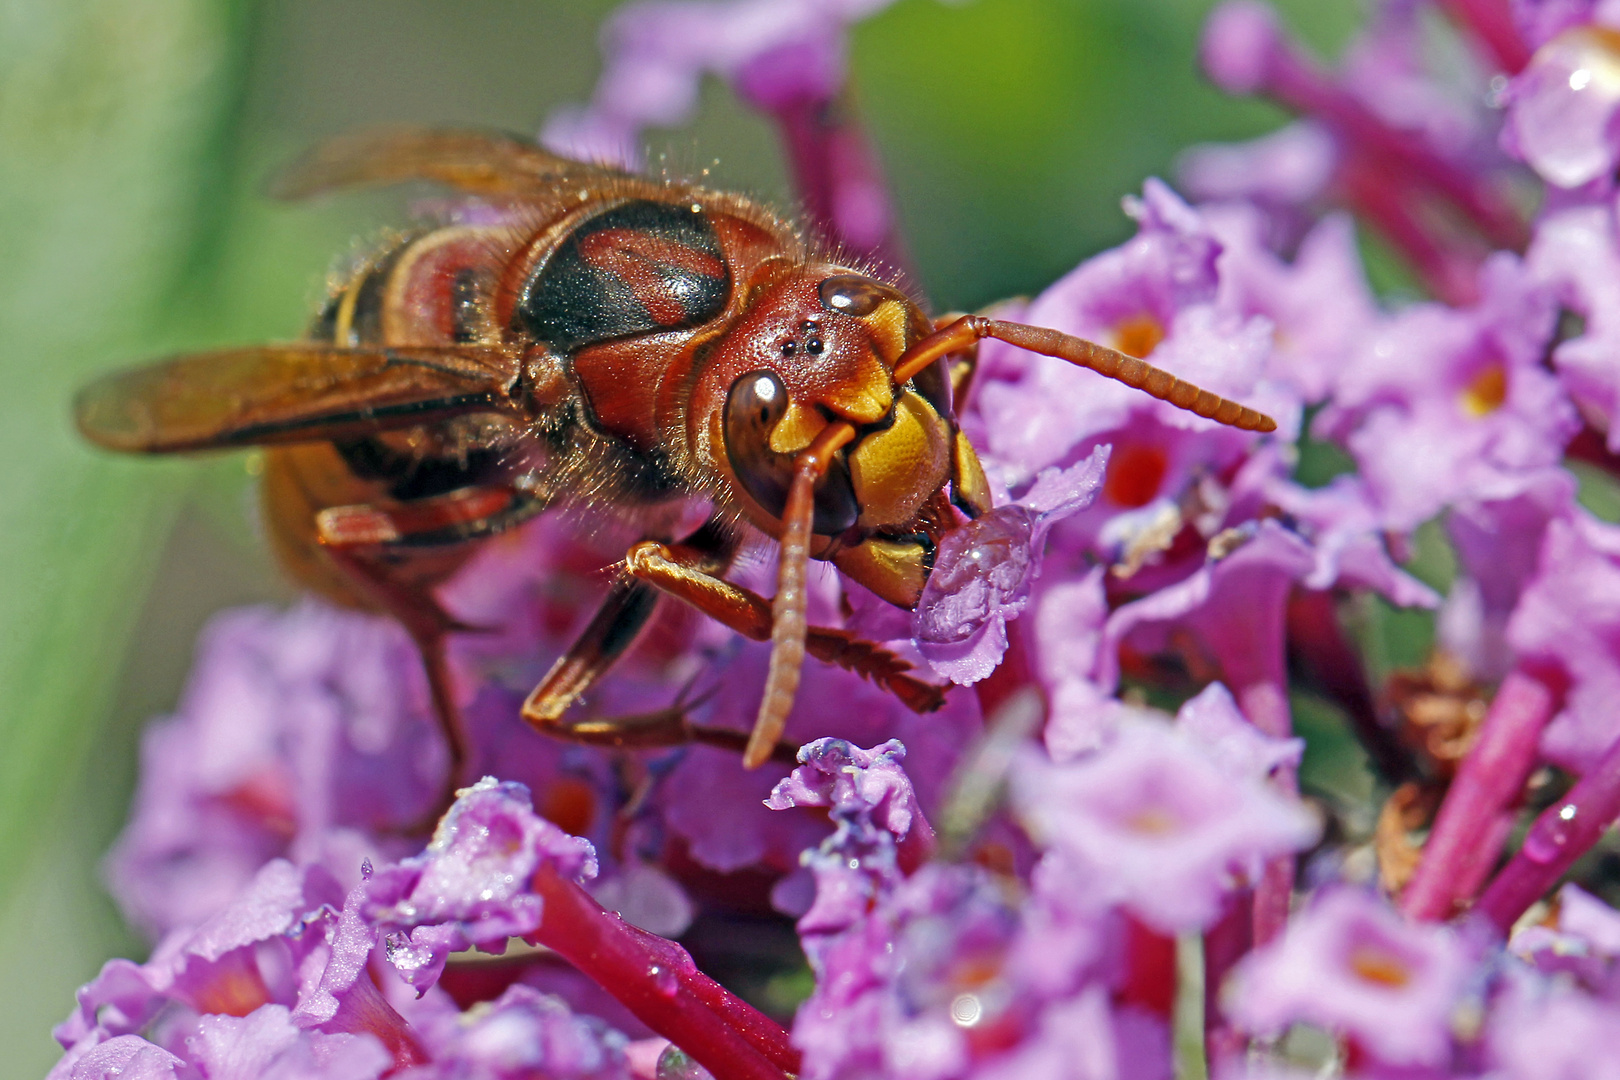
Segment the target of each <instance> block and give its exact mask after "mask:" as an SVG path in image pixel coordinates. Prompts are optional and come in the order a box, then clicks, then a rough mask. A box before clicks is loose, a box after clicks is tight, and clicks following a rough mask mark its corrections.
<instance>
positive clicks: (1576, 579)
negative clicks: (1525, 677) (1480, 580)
mask: <svg viewBox="0 0 1620 1080" xmlns="http://www.w3.org/2000/svg"><path fill="white" fill-rule="evenodd" d="M1617 629H1620V528H1616V527H1615V526H1612V525H1605V524H1603V523H1602V522H1599V521H1597V520H1596V519H1594V518H1592V517H1590V516H1589V515H1587V514H1585V513H1583V512H1579V511H1576V512H1574V513H1572V514H1570V515H1569V517H1568V518H1564V519H1554V520H1553V521H1552V523H1551V524H1549V525H1548V526H1547V531H1546V538H1545V540H1544V541H1543V542H1542V547H1541V553H1540V561H1539V564H1538V571H1537V574H1536V576H1535V578H1533V579H1532V580H1531V581H1530V582H1529V583H1528V584H1527V585H1526V586H1525V589H1524V592H1523V594H1522V595H1521V597H1520V599H1519V605H1518V607H1517V608H1515V609H1514V611H1513V615H1512V618H1510V619H1509V621H1508V624H1507V641H1508V644H1509V645H1510V646H1511V647H1512V648H1513V650H1514V653H1515V655H1516V656H1517V657H1518V658H1519V663H1520V664H1530V665H1533V667H1534V669H1536V670H1541V671H1545V672H1547V674H1548V676H1549V677H1550V678H1551V679H1552V680H1553V681H1554V682H1555V683H1561V684H1565V685H1567V686H1568V690H1567V692H1566V693H1565V695H1564V699H1563V708H1562V710H1561V711H1560V712H1559V713H1558V714H1557V715H1556V716H1554V717H1553V719H1552V722H1551V723H1549V724H1548V725H1547V728H1546V730H1545V731H1544V732H1543V733H1542V738H1541V750H1542V753H1543V754H1545V755H1546V756H1547V758H1548V759H1550V760H1551V761H1554V762H1556V763H1558V764H1560V765H1563V766H1564V767H1565V768H1569V769H1573V770H1574V771H1576V772H1584V771H1586V769H1587V768H1589V767H1590V766H1591V765H1592V764H1593V763H1595V762H1596V761H1597V759H1598V758H1599V757H1601V756H1602V754H1603V752H1604V751H1605V750H1607V749H1608V748H1609V746H1610V745H1611V744H1612V743H1613V742H1614V740H1615V738H1616V736H1617V734H1620V716H1617V715H1616V713H1615V710H1614V706H1613V703H1614V701H1615V700H1616V696H1617V695H1620V648H1617V646H1616V636H1615V635H1616V630H1617Z"/></svg>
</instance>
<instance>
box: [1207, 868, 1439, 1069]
mask: <svg viewBox="0 0 1620 1080" xmlns="http://www.w3.org/2000/svg"><path fill="white" fill-rule="evenodd" d="M1470 964H1471V959H1470V957H1469V955H1468V953H1467V950H1466V948H1465V946H1464V944H1463V942H1462V941H1461V939H1459V938H1458V936H1457V935H1456V934H1455V933H1454V932H1453V931H1452V930H1450V929H1449V928H1446V927H1442V926H1433V925H1423V924H1416V923H1410V922H1407V921H1406V920H1404V919H1402V918H1401V917H1400V916H1399V915H1397V914H1396V913H1395V912H1394V911H1393V910H1391V909H1390V908H1389V906H1388V905H1387V904H1385V903H1384V902H1383V901H1381V900H1378V899H1376V898H1374V897H1372V896H1369V895H1367V894H1365V893H1361V892H1357V891H1355V890H1353V889H1347V888H1345V889H1335V890H1333V891H1330V892H1328V893H1327V894H1326V895H1323V896H1320V897H1318V898H1317V900H1316V901H1315V903H1313V904H1312V905H1311V906H1310V907H1309V908H1308V909H1307V910H1305V911H1304V912H1302V913H1301V914H1300V915H1298V916H1296V917H1295V918H1294V919H1293V920H1292V921H1291V922H1290V923H1289V925H1288V930H1287V931H1286V932H1285V934H1284V935H1283V938H1282V940H1280V941H1278V942H1274V943H1272V944H1271V945H1268V946H1265V947H1263V948H1261V949H1259V950H1257V951H1256V952H1255V953H1254V955H1253V956H1251V957H1250V958H1249V959H1247V960H1245V961H1244V962H1243V964H1242V965H1241V966H1240V967H1239V968H1238V970H1237V971H1236V972H1235V973H1234V974H1233V981H1232V983H1231V984H1230V985H1229V986H1228V993H1227V997H1226V1000H1227V1009H1228V1012H1229V1014H1230V1015H1231V1016H1232V1017H1233V1019H1234V1020H1236V1021H1237V1022H1238V1023H1239V1024H1241V1025H1243V1026H1244V1027H1246V1028H1247V1029H1248V1030H1250V1031H1253V1032H1257V1033H1271V1032H1279V1031H1281V1030H1282V1029H1283V1028H1284V1027H1286V1026H1287V1025H1288V1024H1290V1023H1293V1022H1296V1021H1300V1022H1304V1023H1310V1024H1320V1025H1322V1026H1325V1027H1328V1028H1332V1029H1333V1030H1335V1031H1341V1032H1343V1033H1344V1034H1346V1035H1349V1036H1350V1037H1351V1038H1353V1039H1355V1040H1356V1043H1357V1044H1358V1045H1359V1046H1361V1047H1362V1048H1363V1049H1364V1050H1366V1052H1367V1053H1368V1054H1370V1055H1372V1057H1373V1058H1375V1059H1376V1060H1378V1061H1381V1062H1384V1063H1386V1064H1390V1065H1440V1064H1443V1063H1444V1062H1446V1061H1447V1059H1448V1057H1449V1055H1450V1050H1451V1022H1452V1014H1453V1011H1454V1010H1455V1009H1456V1008H1457V1006H1458V1004H1459V999H1460V995H1461V993H1462V990H1463V984H1464V981H1465V980H1466V979H1467V978H1468V975H1469V967H1470Z"/></svg>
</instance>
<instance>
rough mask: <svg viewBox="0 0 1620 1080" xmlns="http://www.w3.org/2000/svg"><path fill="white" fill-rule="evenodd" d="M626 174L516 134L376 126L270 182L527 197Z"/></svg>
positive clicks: (314, 188)
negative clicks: (405, 185)
mask: <svg viewBox="0 0 1620 1080" xmlns="http://www.w3.org/2000/svg"><path fill="white" fill-rule="evenodd" d="M626 175H627V174H625V173H622V172H619V171H618V170H616V169H610V168H606V167H603V166H597V165H587V164H585V163H584V162H580V161H571V160H569V159H568V158H564V157H558V156H557V155H556V154H551V153H548V152H546V151H545V150H542V149H541V148H540V147H539V146H538V145H536V144H535V143H533V142H531V141H529V140H527V139H520V138H517V137H515V136H511V135H497V134H491V133H487V132H482V131H457V130H448V129H446V130H441V129H434V128H415V127H399V128H376V129H372V130H368V131H358V132H354V133H352V134H349V135H340V136H338V137H337V138H334V139H328V140H327V141H326V142H323V143H320V144H318V145H317V146H315V147H314V148H313V149H312V150H310V151H309V152H308V153H307V154H305V155H304V156H303V157H302V158H300V159H299V160H297V161H295V162H294V163H293V164H292V165H291V166H289V167H288V168H287V169H286V170H285V171H284V172H282V173H281V175H279V176H278V177H276V178H275V180H274V181H272V182H271V185H270V194H272V195H274V196H275V197H277V198H281V199H302V198H307V197H309V196H311V195H319V194H321V193H323V192H327V191H332V190H335V189H337V188H345V187H358V186H362V185H378V184H398V183H402V182H404V181H407V180H431V181H433V182H435V183H439V184H445V185H448V186H450V187H453V188H457V189H459V190H461V191H466V192H470V193H472V194H476V195H496V196H499V195H508V196H514V197H523V196H528V195H534V194H536V193H539V192H542V191H549V190H552V189H554V188H555V187H556V186H557V185H558V183H560V182H562V181H565V180H569V179H574V178H581V179H583V178H589V177H593V176H594V177H618V178H622V177H624V176H626Z"/></svg>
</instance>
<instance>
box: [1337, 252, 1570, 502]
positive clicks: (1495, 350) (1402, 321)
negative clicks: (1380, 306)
mask: <svg viewBox="0 0 1620 1080" xmlns="http://www.w3.org/2000/svg"><path fill="white" fill-rule="evenodd" d="M1480 290H1481V292H1482V294H1483V297H1484V298H1483V299H1482V300H1481V301H1480V303H1479V304H1478V305H1477V306H1475V307H1474V308H1472V309H1470V310H1467V311H1458V310H1456V309H1452V308H1448V307H1444V306H1442V305H1438V304H1425V305H1419V306H1416V307H1413V308H1411V309H1409V310H1407V311H1405V312H1403V313H1402V314H1400V315H1397V316H1395V317H1394V318H1393V319H1391V320H1389V321H1388V322H1387V323H1386V324H1385V325H1384V326H1383V327H1381V328H1380V329H1379V330H1378V332H1377V333H1375V334H1373V335H1372V336H1371V338H1370V340H1369V341H1368V342H1367V343H1366V344H1365V345H1364V346H1363V347H1362V349H1361V350H1360V352H1359V355H1358V356H1357V357H1356V359H1355V361H1354V362H1353V363H1352V364H1351V365H1350V367H1349V368H1347V369H1346V370H1345V372H1344V373H1343V375H1342V376H1341V377H1340V379H1339V380H1338V387H1337V392H1336V395H1335V398H1334V401H1333V403H1332V404H1331V405H1329V406H1328V408H1326V409H1325V410H1323V412H1322V414H1321V415H1320V416H1319V417H1318V419H1317V430H1318V431H1319V432H1321V433H1323V434H1326V435H1328V436H1329V437H1332V438H1336V439H1338V440H1340V441H1342V442H1344V444H1345V445H1346V446H1347V447H1348V448H1349V450H1350V452H1351V454H1353V455H1354V456H1355V459H1356V462H1357V464H1358V465H1359V466H1360V467H1361V474H1362V476H1363V477H1364V478H1365V480H1366V483H1367V486H1368V489H1369V491H1370V492H1371V494H1372V496H1373V498H1374V499H1375V500H1376V503H1377V505H1378V507H1379V509H1380V512H1381V515H1382V517H1383V520H1384V522H1385V524H1386V526H1387V527H1389V528H1392V529H1396V530H1401V531H1405V530H1408V529H1412V528H1415V527H1416V526H1417V525H1419V524H1421V523H1422V522H1423V521H1425V520H1427V519H1428V518H1430V517H1432V516H1434V515H1435V514H1436V513H1437V512H1439V511H1440V509H1441V508H1442V507H1444V506H1445V505H1447V504H1448V503H1450V502H1454V501H1457V500H1459V499H1462V498H1467V497H1470V496H1472V497H1476V498H1478V497H1485V498H1489V497H1492V495H1493V494H1494V491H1495V490H1496V489H1497V488H1498V487H1499V486H1500V485H1501V484H1503V483H1504V482H1510V481H1511V480H1512V479H1513V477H1515V476H1516V475H1522V474H1523V473H1525V472H1528V471H1531V470H1535V469H1539V468H1543V467H1545V466H1548V465H1553V464H1556V463H1557V462H1558V460H1559V459H1560V457H1561V456H1562V453H1563V447H1564V444H1565V443H1566V442H1568V441H1569V439H1570V438H1571V437H1572V436H1573V435H1574V434H1575V432H1576V430H1577V428H1578V421H1577V419H1576V416H1575V411H1574V409H1573V407H1572V406H1571V405H1570V403H1569V400H1568V399H1567V397H1566V396H1565V395H1564V392H1563V389H1562V388H1561V387H1560V386H1559V385H1558V381H1557V380H1556V379H1555V378H1553V377H1552V376H1551V375H1550V374H1548V373H1547V372H1546V371H1544V370H1543V369H1542V367H1541V358H1542V355H1543V353H1544V352H1545V350H1546V345H1547V341H1548V339H1549V338H1550V337H1551V336H1552V330H1553V319H1554V315H1555V311H1554V307H1553V304H1552V297H1551V296H1550V295H1549V294H1548V292H1547V290H1545V289H1544V288H1542V287H1540V286H1539V285H1538V284H1537V283H1536V282H1535V281H1534V280H1533V279H1532V277H1531V276H1530V275H1529V274H1528V273H1527V272H1526V271H1525V269H1524V267H1523V266H1522V265H1521V264H1520V263H1519V262H1518V261H1517V260H1516V259H1514V258H1513V257H1512V256H1510V255H1506V254H1500V253H1499V254H1497V255H1495V256H1493V257H1492V258H1491V260H1490V261H1489V262H1488V263H1487V264H1486V266H1485V269H1484V270H1483V272H1482V273H1481V276H1480Z"/></svg>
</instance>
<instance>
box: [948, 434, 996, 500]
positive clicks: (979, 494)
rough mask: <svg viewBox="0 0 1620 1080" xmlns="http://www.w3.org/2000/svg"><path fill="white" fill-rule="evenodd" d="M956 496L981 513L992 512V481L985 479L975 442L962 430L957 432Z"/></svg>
mask: <svg viewBox="0 0 1620 1080" xmlns="http://www.w3.org/2000/svg"><path fill="white" fill-rule="evenodd" d="M953 479H954V480H955V482H956V497H957V499H958V500H959V501H961V502H965V503H967V504H968V505H969V506H971V507H973V509H975V510H977V511H978V512H979V513H981V514H988V513H989V512H990V481H989V480H987V479H985V475H984V466H983V465H981V464H980V463H979V455H978V454H976V453H974V451H973V444H972V443H970V442H968V439H967V436H966V435H963V434H962V433H961V432H960V431H958V432H957V433H956V472H955V473H954V474H953Z"/></svg>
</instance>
